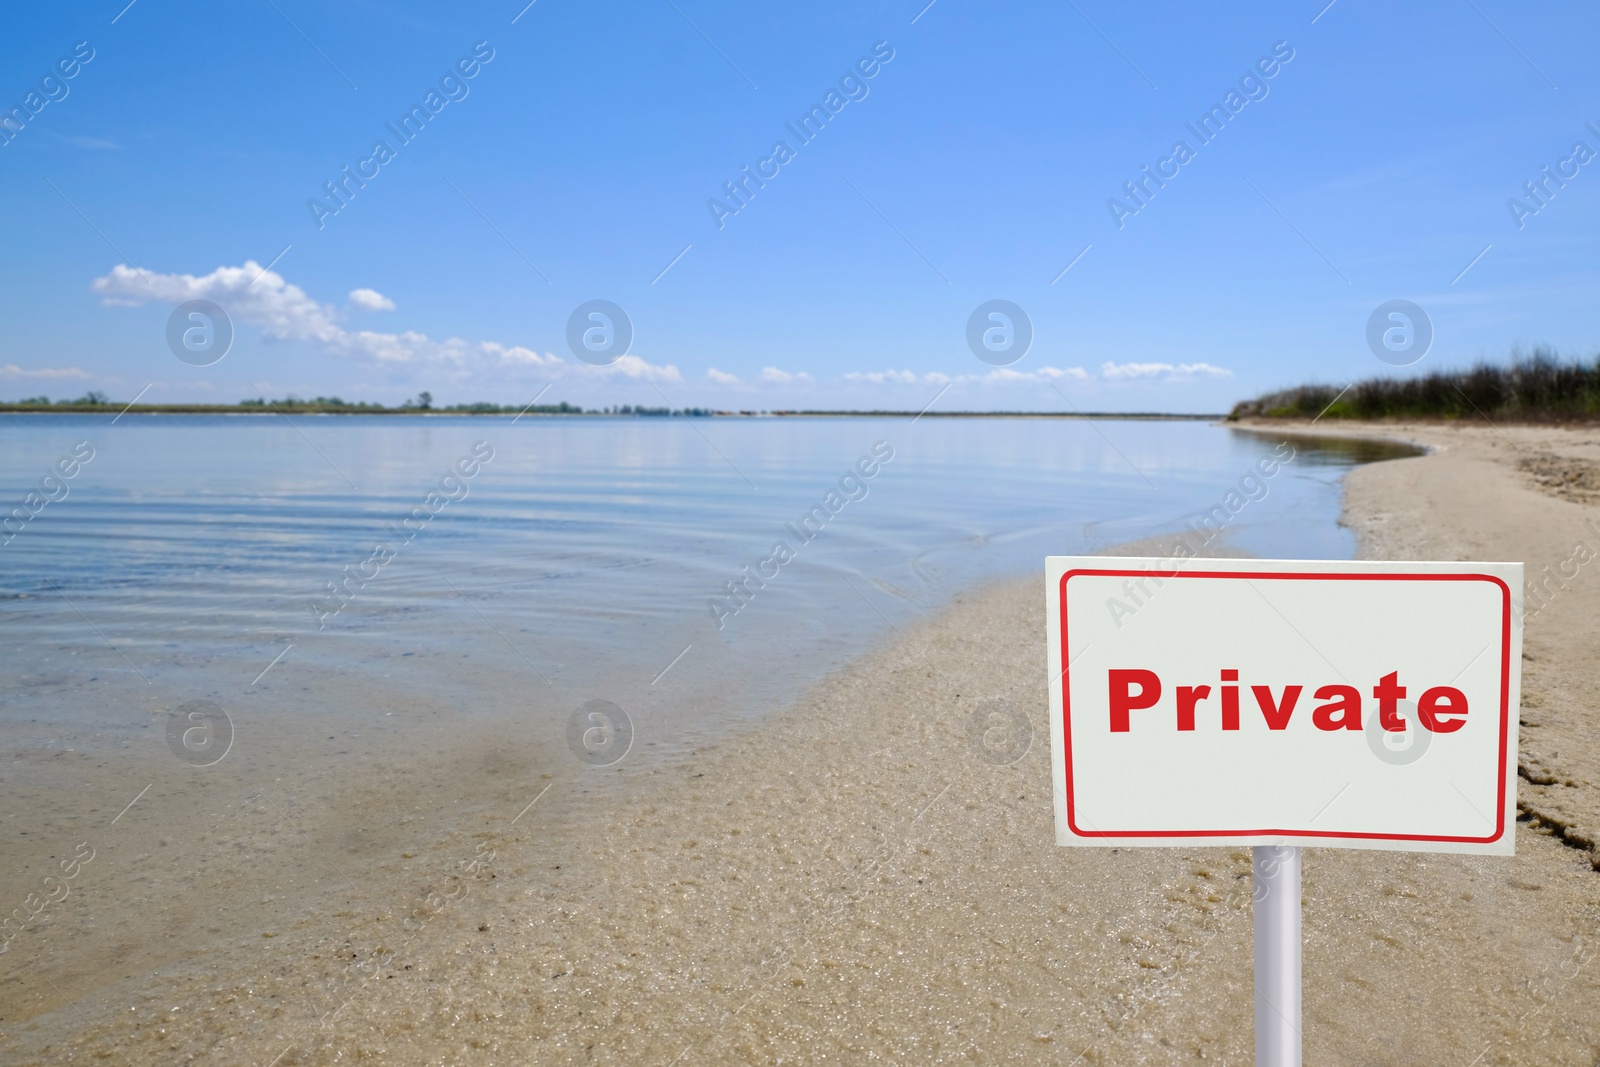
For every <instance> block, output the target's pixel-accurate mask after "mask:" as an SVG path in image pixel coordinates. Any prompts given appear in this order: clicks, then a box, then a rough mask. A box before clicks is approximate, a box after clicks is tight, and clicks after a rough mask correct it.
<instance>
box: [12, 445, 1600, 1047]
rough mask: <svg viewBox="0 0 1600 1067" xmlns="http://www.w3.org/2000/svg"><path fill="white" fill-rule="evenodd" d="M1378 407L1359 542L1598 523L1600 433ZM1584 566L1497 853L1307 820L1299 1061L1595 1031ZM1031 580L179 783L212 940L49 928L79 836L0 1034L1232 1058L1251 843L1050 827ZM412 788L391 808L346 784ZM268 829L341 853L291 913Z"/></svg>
mask: <svg viewBox="0 0 1600 1067" xmlns="http://www.w3.org/2000/svg"><path fill="white" fill-rule="evenodd" d="M1318 429H1320V427H1319V428H1318ZM1364 432H1371V431H1364ZM1383 432H1386V433H1389V434H1391V435H1395V436H1399V437H1403V438H1406V439H1409V440H1415V441H1419V442H1421V443H1424V444H1427V445H1430V446H1432V447H1433V448H1434V449H1435V451H1434V452H1433V453H1432V454H1430V455H1428V456H1426V457H1424V458H1418V459H1410V460H1401V461H1395V462H1389V463H1383V464H1377V465H1373V466H1368V467H1363V468H1360V469H1358V470H1356V471H1355V472H1354V473H1353V474H1352V475H1351V476H1350V478H1349V482H1348V488H1347V501H1346V513H1347V521H1348V522H1349V524H1350V525H1351V526H1352V527H1353V528H1354V529H1355V530H1356V532H1357V533H1358V535H1359V538H1360V543H1361V551H1362V554H1363V555H1364V556H1366V557H1370V558H1397V559H1398V558H1424V559H1510V560H1523V561H1525V562H1527V563H1528V564H1529V570H1530V576H1532V574H1533V573H1534V572H1537V571H1538V570H1539V568H1541V567H1542V566H1544V565H1545V564H1546V563H1550V564H1552V565H1555V564H1557V563H1558V562H1559V561H1561V560H1565V559H1567V558H1568V557H1570V556H1571V555H1572V552H1573V548H1574V543H1575V542H1577V541H1579V540H1580V539H1585V538H1587V539H1588V540H1589V543H1590V544H1591V545H1593V546H1595V547H1596V549H1597V550H1600V532H1597V531H1595V530H1592V529H1590V528H1589V527H1586V526H1585V523H1586V522H1587V521H1590V520H1594V521H1595V522H1596V523H1597V524H1600V506H1597V505H1596V501H1595V499H1594V496H1593V493H1592V489H1593V487H1594V485H1595V483H1593V482H1592V481H1590V479H1591V478H1592V476H1593V472H1594V471H1596V470H1600V434H1596V433H1593V432H1584V433H1578V432H1568V431H1554V430H1525V429H1505V430H1503V431H1500V430H1493V429H1487V428H1485V429H1475V428H1467V429H1454V428H1452V429H1440V428H1436V427H1407V426H1396V427H1386V428H1384V430H1383ZM1162 548H1163V546H1162V545H1161V544H1158V543H1147V544H1145V545H1144V546H1142V550H1143V551H1146V552H1151V553H1159V552H1160V551H1161V549H1162ZM1139 550H1141V548H1140V547H1136V548H1135V549H1134V551H1139ZM1116 551H1117V552H1119V553H1123V552H1127V551H1129V549H1128V548H1127V547H1122V548H1119V549H1117V550H1116ZM1568 570H1569V571H1570V570H1571V567H1570V566H1569V567H1568ZM1594 570H1600V566H1587V567H1584V568H1582V569H1580V570H1579V571H1577V573H1576V577H1575V578H1573V579H1571V580H1569V581H1567V582H1566V583H1565V584H1566V585H1567V588H1566V589H1565V590H1564V591H1561V592H1560V593H1559V595H1554V596H1552V597H1551V598H1550V600H1549V603H1548V605H1547V606H1545V607H1544V608H1543V609H1542V610H1540V611H1539V612H1538V613H1537V614H1534V615H1532V617H1531V618H1530V619H1529V620H1528V623H1527V633H1526V645H1525V647H1526V649H1527V653H1528V657H1527V658H1528V662H1527V663H1526V664H1525V671H1524V681H1523V691H1524V697H1525V708H1524V713H1523V716H1524V718H1523V722H1524V726H1523V731H1522V744H1523V751H1522V764H1523V780H1522V781H1521V782H1520V783H1519V787H1520V791H1519V796H1520V798H1521V800H1522V802H1523V808H1524V812H1525V818H1524V820H1523V821H1522V822H1520V823H1519V825H1518V828H1517V855H1516V856H1515V857H1514V858H1509V859H1508V858H1499V857H1462V856H1438V855H1407V854H1399V853H1383V852H1362V851H1345V850H1335V849H1318V850H1308V851H1307V853H1306V859H1305V905H1304V914H1305V971H1306V987H1305V1018H1304V1023H1305V1035H1304V1036H1305V1048H1306V1062H1307V1063H1311V1064H1343V1063H1350V1064H1356V1063H1359V1064H1414V1063H1430V1064H1433V1063H1454V1064H1461V1065H1463V1067H1466V1065H1472V1064H1502V1063H1517V1064H1574V1065H1582V1067H1593V1065H1595V1064H1597V1063H1600V1012H1597V1010H1596V1009H1597V1007H1600V963H1597V962H1596V959H1595V957H1596V955H1597V954H1600V872H1597V871H1596V869H1595V860H1596V853H1595V851H1594V840H1595V834H1596V831H1597V829H1600V820H1597V815H1596V813H1597V812H1600V799H1597V798H1600V769H1597V767H1596V759H1597V753H1600V746H1597V745H1596V744H1595V742H1596V740H1597V738H1596V733H1597V730H1600V726H1597V723H1600V716H1597V715H1596V712H1595V708H1594V701H1595V698H1594V696H1593V694H1594V693H1595V692H1596V685H1595V681H1596V679H1595V677H1594V675H1595V674H1596V673H1597V672H1600V660H1597V658H1596V657H1595V655H1594V652H1595V638H1596V622H1595V619H1596V612H1595V605H1596V588H1597V587H1600V584H1597V583H1600V578H1596V577H1595V576H1594V575H1593V574H1591V573H1590V572H1591V571H1594ZM1042 600H1043V597H1042V590H1041V588H1040V583H1039V580H1038V579H1036V578H1030V579H1028V580H1026V581H1016V582H1010V583H1003V584H999V585H995V586H991V587H989V588H986V589H982V590H979V591H976V592H973V593H970V594H967V595H963V596H960V597H958V598H957V599H956V600H955V602H954V603H952V604H951V605H950V606H949V607H948V608H947V609H946V610H944V611H943V612H941V613H939V614H937V615H936V616H934V617H932V618H929V619H927V620H925V621H923V622H921V623H920V624H918V625H916V626H914V627H912V628H910V629H908V630H907V631H906V632H905V633H903V634H899V635H897V636H895V637H894V638H893V639H891V640H888V641H886V642H884V643H882V644H881V645H879V646H878V647H874V648H871V649H866V650H863V653H862V655H861V656H860V657H859V659H857V660H856V661H855V662H854V663H853V664H851V665H850V666H849V667H848V668H847V669H845V670H842V671H840V672H838V673H836V674H834V675H833V676H831V677H829V678H828V679H827V680H825V681H824V682H822V683H821V684H819V685H817V686H816V687H814V688H813V689H812V690H811V691H810V692H808V693H806V694H804V696H803V697H802V698H801V699H800V700H799V701H798V702H797V703H796V704H795V705H794V706H793V707H791V708H789V709H787V710H786V711H784V712H782V713H781V714H778V715H776V716H775V717H774V718H772V719H770V720H768V721H767V722H766V723H764V724H761V725H759V726H756V727H754V728H750V729H744V730H742V731H741V732H738V733H736V734H732V735H730V736H728V737H726V738H723V739H720V740H717V741H715V742H714V743H711V744H708V745H706V746H704V747H702V748H700V749H699V750H697V751H694V752H692V753H691V754H688V755H686V756H682V757H674V758H671V759H658V760H654V761H651V760H646V759H632V758H630V759H628V760H624V761H623V762H622V763H620V764H618V765H616V766H614V767H611V768H606V769H594V768H587V767H582V766H579V765H577V763H576V761H572V762H571V763H570V764H567V765H562V766H558V767H556V768H554V769H544V770H540V769H537V768H538V767H540V766H543V765H539V764H534V763H532V762H531V760H532V759H533V758H534V757H533V755H532V754H531V753H529V752H525V751H522V750H521V749H519V747H518V745H517V744H515V743H512V742H510V741H508V740H507V739H506V738H505V737H497V736H494V735H493V734H487V735H484V736H477V737H472V736H468V737H464V738H460V739H457V742H456V743H455V745H454V748H453V749H452V753H453V754H452V755H451V756H450V758H448V759H444V758H442V757H439V758H429V757H428V755H427V754H418V758H417V759H416V760H415V761H413V762H412V763H410V764H408V765H407V766H405V767H402V768H399V769H398V770H397V772H396V773H395V774H392V775H389V776H386V777H385V778H383V779H382V780H381V781H376V780H374V781H368V782H352V783H351V784H350V785H349V787H348V788H347V789H346V790H345V791H344V793H343V794H341V795H340V796H338V797H336V798H332V799H331V800H330V801H329V803H331V804H333V805H334V810H335V811H336V812H338V813H344V814H343V819H344V822H343V823H342V824H341V823H340V821H339V820H338V819H330V820H327V821H324V822H321V823H318V824H316V827H317V828H315V829H312V830H310V831H307V832H305V833H301V832H300V831H299V829H297V827H298V822H296V820H295V819H294V818H293V817H294V816H295V814H296V813H294V812H286V811H279V810H276V809H275V808H274V807H273V805H272V804H271V802H270V800H263V799H255V800H251V799H250V798H248V797H243V796H241V797H239V798H235V799H232V800H229V799H228V798H222V797H218V798H206V799H207V802H208V803H214V805H215V806H220V805H221V804H222V803H223V802H224V801H226V802H228V803H236V804H238V805H239V806H240V807H239V811H238V815H239V818H238V819H237V820H236V821H235V822H232V823H228V822H223V823H220V824H218V825H219V828H218V829H215V830H214V831H213V834H214V837H213V838H211V839H207V840H208V841H209V840H214V841H215V845H216V847H217V848H218V849H234V850H244V851H247V852H250V853H251V854H254V855H259V857H260V861H261V862H260V864H259V865H258V870H259V874H258V876H257V881H256V882H255V883H253V884H251V886H250V888H249V894H250V896H249V898H248V899H246V898H245V896H244V894H245V892H246V891H245V890H244V889H243V888H241V887H239V886H230V887H225V888H224V889H223V890H220V891H219V892H223V893H226V894H232V895H231V896H226V897H218V898H216V899H217V900H227V901H230V902H231V904H232V907H231V910H230V911H229V918H228V920H227V922H226V923H224V924H222V927H223V928H222V929H221V930H220V932H214V936H215V937H216V938H220V939H222V940H221V941H220V942H213V943H208V944H207V949H206V951H205V952H204V953H202V954H196V955H194V956H193V958H189V959H186V958H185V955H184V953H183V952H182V951H173V952H168V954H167V956H166V957H165V959H166V962H164V963H163V964H162V965H161V966H160V967H159V969H158V973H154V974H152V973H151V972H150V970H149V969H148V968H133V967H128V968H126V969H124V968H123V967H121V966H118V965H116V962H115V959H114V958H113V959H103V958H100V959H98V962H99V963H100V964H101V965H100V966H99V967H96V966H94V964H95V963H96V962H97V957H95V956H94V955H92V954H90V955H81V954H80V955H74V954H73V953H74V951H80V952H81V951H83V950H75V949H74V948H73V947H72V946H73V945H76V944H79V943H81V942H82V941H84V940H86V938H85V936H84V935H85V934H89V935H92V933H93V931H94V928H95V923H96V922H97V921H101V920H97V918H96V914H97V913H96V912H95V905H94V894H93V893H92V892H91V889H92V885H93V883H92V881H91V879H92V877H93V876H94V875H95V874H96V869H95V867H94V866H93V864H91V865H90V866H89V867H87V868H85V869H84V873H83V874H82V875H81V876H80V879H79V882H80V883H81V885H82V886H83V891H82V892H80V893H78V894H77V895H76V896H74V897H73V898H70V899H68V900H67V901H64V902H62V904H61V905H59V909H60V910H59V914H58V915H57V916H55V917H54V918H53V919H52V923H53V924H54V925H53V926H52V930H54V931H56V932H55V934H54V935H53V936H54V938H55V941H54V942H53V944H55V945H57V946H58V950H56V951H54V952H53V953H46V952H41V951H39V950H37V949H34V950H33V951H32V954H31V955H28V956H25V957H15V956H7V957H0V964H4V965H5V966H6V967H8V968H9V969H10V971H11V973H10V974H9V975H8V976H7V977H8V978H9V980H10V981H9V983H8V984H6V985H0V990H5V989H10V990H12V992H11V993H10V994H6V996H7V999H5V1000H3V1001H0V1004H3V1005H4V1008H5V1015H4V1017H3V1019H4V1021H3V1022H0V1060H3V1061H5V1062H7V1063H33V1062H93V1063H101V1062H107V1063H129V1064H141V1065H142V1064H146V1063H150V1064H155V1063H161V1064H172V1063H186V1062H199V1061H205V1062H212V1063H245V1064H255V1065H259V1067H267V1065H271V1064H276V1065H278V1067H290V1065H299V1064H332V1063H344V1062H375V1063H385V1064H387V1063H400V1064H411V1063H416V1064H432V1063H439V1064H445V1063H449V1064H458V1063H459V1064H477V1063H485V1064H487V1063H506V1064H512V1063H514V1064H524V1063H540V1064H556V1063H572V1064H579V1063H583V1064H588V1063H616V1064H624V1063H625V1064H630V1065H634V1064H659V1065H662V1067H667V1065H671V1064H693V1063H779V1062H793V1063H817V1062H840V1063H857V1062H869V1061H870V1062H884V1063H917V1064H923V1063H945V1062H960V1063H1001V1062H1027V1063H1062V1064H1072V1063H1082V1064H1107V1063H1141V1064H1143V1063H1150V1064H1166V1063H1193V1062H1202V1061H1203V1062H1215V1063H1235V1064H1240V1063H1249V1062H1251V1058H1252V1030H1251V955H1250V944H1251V917H1250V892H1251V888H1250V877H1249V871H1250V865H1249V855H1248V852H1247V851H1246V850H1243V849H1193V850H1179V849H1142V850H1102V849H1066V848H1058V847H1056V846H1055V845H1054V844H1053V840H1054V836H1053V828H1052V815H1051V804H1050V779H1049V753H1048V743H1047V731H1046V729H1045V718H1044V716H1045V679H1044V666H1043V658H1044V657H1043V647H1044V645H1043V642H1044V620H1043V611H1042ZM994 716H998V718H995V717H994ZM1006 723H1009V724H1010V727H1009V728H1007V729H999V728H998V726H999V725H1003V724H1006ZM1030 734H1031V736H1029V735H1030ZM530 801H532V802H533V803H532V806H531V807H529V806H527V805H529V803H530ZM441 804H448V805H452V807H451V808H450V810H451V811H452V813H453V814H452V817H451V819H450V820H449V826H450V829H448V830H447V831H440V830H437V829H430V830H429V832H428V834H427V835H424V836H417V837H415V839H408V837H407V832H406V825H407V824H406V823H405V821H404V820H403V819H400V818H398V817H394V818H383V819H379V818H377V816H375V814H374V813H380V812H395V811H410V812H416V811H418V810H420V809H426V808H429V807H430V806H438V805H441ZM250 805H254V806H253V807H251V806H250ZM380 823H381V826H380V825H379V824H380ZM426 825H428V826H429V827H430V828H433V827H437V826H438V825H439V824H438V823H437V822H428V823H427V824H426ZM341 826H342V829H341ZM363 833H364V834H365V836H364V837H363V836H361V835H362V834H363ZM350 834H356V835H357V836H356V837H355V838H351V837H349V836H348V835H350ZM306 838H310V840H309V841H306V840H303V839H306ZM295 849H299V850H300V851H301V852H304V853H306V854H308V855H309V854H310V852H311V851H314V852H315V853H317V854H318V855H320V856H321V857H322V858H323V859H324V860H326V861H327V871H328V872H337V873H338V874H339V877H331V876H330V877H325V878H322V879H320V880H318V879H311V880H309V881H307V880H302V881H303V882H304V884H297V886H295V887H290V888H293V889H294V893H293V897H294V899H295V900H296V901H297V902H304V903H302V904H298V905H297V908H296V909H294V910H285V909H283V908H278V907H275V906H274V905H273V904H272V903H271V898H272V895H273V894H272V890H271V883H272V882H273V880H274V879H275V878H276V877H279V876H280V874H281V873H282V872H285V871H287V870H289V868H288V866H287V860H288V858H290V857H291V856H292V855H296V854H298V853H296V852H295V851H294V850H295ZM107 858H108V859H109V857H107ZM102 869H109V868H102ZM203 882H204V872H203V871H201V872H200V873H199V874H198V875H197V877H196V886H197V893H199V890H200V889H202V888H203ZM313 883H314V884H313ZM285 892H287V890H285ZM258 895H260V896H264V897H265V898H266V899H265V900H263V901H262V903H260V904H259V905H255V904H254V901H255V899H256V897H257V896H258ZM195 899H196V900H199V901H202V902H203V901H205V900H206V899H208V898H206V897H205V896H204V895H203V894H201V895H198V896H196V898H195ZM75 909H76V910H75ZM74 935H76V936H74ZM182 947H183V946H182V945H179V946H178V948H179V949H181V948H182ZM22 989H25V990H27V995H23V994H22V993H21V992H18V990H22ZM52 989H53V990H54V993H53V994H52V993H51V992H50V991H51V990H52ZM40 990H43V993H42V994H40V993H39V991H40ZM30 997H32V998H33V999H29V998H30Z"/></svg>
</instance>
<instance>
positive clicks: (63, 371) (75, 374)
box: [0, 363, 89, 379]
mask: <svg viewBox="0 0 1600 1067" xmlns="http://www.w3.org/2000/svg"><path fill="white" fill-rule="evenodd" d="M0 374H3V375H5V376H6V377H7V378H73V379H84V378H88V377H89V375H88V374H86V373H84V372H83V371H81V370H79V369H78V368H77V367H40V368H39V369H38V370H24V369H23V368H21V367H19V366H17V365H16V364H15V363H7V364H5V365H4V366H0Z"/></svg>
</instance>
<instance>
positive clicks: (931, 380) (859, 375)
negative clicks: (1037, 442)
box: [844, 367, 1089, 385]
mask: <svg viewBox="0 0 1600 1067" xmlns="http://www.w3.org/2000/svg"><path fill="white" fill-rule="evenodd" d="M1062 378H1075V379H1077V380H1079V381H1087V380H1088V378H1089V375H1088V373H1087V372H1086V371H1085V370H1084V369H1083V368H1082V367H1067V368H1064V369H1063V368H1061V367H1040V368H1039V369H1038V370H1033V371H1019V370H1012V369H1011V368H1010V367H996V368H995V369H994V370H992V371H989V372H988V373H987V374H956V375H949V374H943V373H941V372H939V371H929V372H928V373H926V374H922V375H918V374H917V373H916V372H915V371H909V370H873V371H851V372H850V373H849V374H846V375H845V376H844V380H845V381H847V382H871V383H873V384H874V385H883V384H885V383H891V384H895V385H916V384H917V383H919V382H921V383H925V384H928V385H947V384H949V383H951V382H979V383H981V384H983V385H1012V384H1017V383H1039V382H1053V381H1060V380H1061V379H1062Z"/></svg>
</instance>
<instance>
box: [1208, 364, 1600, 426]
mask: <svg viewBox="0 0 1600 1067" xmlns="http://www.w3.org/2000/svg"><path fill="white" fill-rule="evenodd" d="M1480 415H1481V416H1483V417H1486V418H1493V419H1506V420H1518V421H1525V422H1564V421H1574V420H1587V419H1595V418H1600V356H1596V357H1594V358H1592V359H1590V360H1589V361H1588V362H1583V361H1580V360H1564V359H1560V358H1558V357H1557V356H1556V355H1555V354H1554V353H1552V352H1551V351H1549V350H1548V349H1544V348H1540V349H1535V350H1534V352H1533V354H1532V355H1528V356H1523V355H1520V354H1514V355H1513V357H1512V359H1511V362H1510V363H1508V364H1505V365H1499V366H1496V365H1491V364H1487V363H1479V364H1478V365H1477V366H1474V367H1472V368H1471V369H1469V370H1462V371H1435V372H1434V373H1432V374H1427V375H1423V376H1421V377H1417V378H1370V379H1368V380H1366V381H1361V382H1357V383H1355V384H1354V385H1351V386H1350V387H1348V388H1346V389H1341V388H1340V387H1339V386H1337V385H1301V386H1296V387H1295V388H1293V389H1281V390H1279V391H1277V392H1274V393H1267V394H1266V395H1265V396H1260V397H1257V398H1256V399H1254V400H1243V401H1240V402H1239V403H1238V404H1236V405H1235V406H1234V409H1233V411H1232V413H1231V414H1230V415H1229V416H1228V417H1229V418H1230V419H1242V418H1269V419H1279V418H1285V419H1301V418H1304V419H1314V418H1317V417H1319V416H1320V417H1322V418H1324V419H1408V418H1409V419H1459V418H1464V417H1465V418H1477V417H1479V416H1480Z"/></svg>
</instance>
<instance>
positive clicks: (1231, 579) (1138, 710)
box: [1046, 556, 1522, 1067]
mask: <svg viewBox="0 0 1600 1067" xmlns="http://www.w3.org/2000/svg"><path fill="white" fill-rule="evenodd" d="M1046 578H1047V582H1046V589H1047V592H1046V601H1047V605H1046V606H1047V626H1048V634H1049V639H1048V641H1047V649H1048V664H1049V683H1050V737H1051V743H1052V748H1051V760H1052V763H1053V770H1054V776H1055V813H1056V842H1057V844H1061V845H1088V846H1116V847H1121V848H1128V847H1150V846H1158V847H1162V846H1164V847H1173V846H1185V847H1195V846H1200V845H1235V846H1238V845H1249V846H1251V847H1252V848H1253V850H1254V872H1255V934H1256V947H1255V968H1256V1062H1257V1063H1258V1064H1260V1065H1263V1067H1265V1065H1272V1067H1278V1065H1290V1064H1293V1065H1298V1064H1299V1063H1300V1048H1301V1043H1302V1041H1301V1031H1300V989H1301V980H1300V849H1301V847H1302V846H1306V845H1318V846H1323V847H1337V848H1373V849H1395V850H1403V851H1418V852H1464V853H1475V854H1479V855H1502V856H1509V855H1511V854H1512V851H1513V846H1514V838H1515V828H1516V803H1517V799H1516V781H1517V777H1516V754H1517V711H1518V701H1519V691H1520V684H1521V669H1520V668H1521V663H1522V564H1520V563H1373V562H1326V561H1314V562H1313V561H1299V560H1213V559H1205V560H1198V559H1192V558H1191V559H1178V560H1171V559H1169V560H1157V559H1142V558H1126V557H1122V558H1119V557H1103V556H1093V557H1073V556H1052V557H1050V558H1049V559H1048V560H1047V561H1046Z"/></svg>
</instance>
